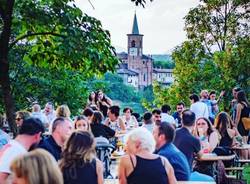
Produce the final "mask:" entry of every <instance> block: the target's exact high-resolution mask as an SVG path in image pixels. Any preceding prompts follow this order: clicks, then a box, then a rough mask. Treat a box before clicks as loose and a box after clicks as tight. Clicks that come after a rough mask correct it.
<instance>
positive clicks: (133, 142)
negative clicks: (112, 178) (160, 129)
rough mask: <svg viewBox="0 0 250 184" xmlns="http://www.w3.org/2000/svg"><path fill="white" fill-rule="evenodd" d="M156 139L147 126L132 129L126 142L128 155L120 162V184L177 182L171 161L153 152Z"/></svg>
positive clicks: (164, 183)
mask: <svg viewBox="0 0 250 184" xmlns="http://www.w3.org/2000/svg"><path fill="white" fill-rule="evenodd" d="M154 149H155V140H154V138H153V135H152V134H151V133H150V132H149V131H148V130H147V129H145V128H142V127H140V128H137V129H134V130H132V131H131V132H130V133H129V135H128V139H127V142H126V151H127V153H128V154H127V155H125V156H123V157H122V158H121V160H120V162H119V171H118V175H119V183H120V184H132V183H143V184H152V183H154V184H166V183H170V184H171V183H177V182H176V178H175V175H174V170H173V167H172V166H171V164H170V163H169V161H168V160H167V159H166V158H164V157H162V156H159V155H156V154H153V151H154Z"/></svg>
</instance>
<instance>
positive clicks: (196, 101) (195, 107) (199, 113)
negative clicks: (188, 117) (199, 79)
mask: <svg viewBox="0 0 250 184" xmlns="http://www.w3.org/2000/svg"><path fill="white" fill-rule="evenodd" d="M189 99H190V100H191V103H192V104H191V106H190V110H191V111H192V112H194V113H195V117H196V119H198V118H201V117H204V118H207V119H208V118H209V112H208V107H207V105H206V104H205V103H203V102H201V101H200V98H199V96H198V95H196V94H192V95H191V96H189Z"/></svg>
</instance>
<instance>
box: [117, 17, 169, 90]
mask: <svg viewBox="0 0 250 184" xmlns="http://www.w3.org/2000/svg"><path fill="white" fill-rule="evenodd" d="M127 36H128V46H127V49H128V52H127V53H126V52H121V53H118V54H117V57H118V58H119V59H120V60H121V64H120V66H119V68H118V69H117V73H118V74H119V75H120V76H121V77H122V78H123V80H124V83H127V84H129V85H132V86H134V87H135V88H137V89H143V88H145V87H147V86H149V85H152V82H153V80H157V81H159V82H160V83H162V84H170V83H171V82H172V81H173V79H170V78H168V77H167V76H169V73H171V72H172V70H171V71H170V70H167V69H153V59H152V57H151V56H150V55H148V56H147V55H144V54H143V35H142V34H140V32H139V28H138V23H137V17H136V14H135V15H134V21H133V27H132V33H131V34H127ZM171 77H172V75H171ZM165 79H166V80H165Z"/></svg>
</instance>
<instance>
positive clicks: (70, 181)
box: [63, 159, 98, 184]
mask: <svg viewBox="0 0 250 184" xmlns="http://www.w3.org/2000/svg"><path fill="white" fill-rule="evenodd" d="M63 179H64V184H81V183H84V184H98V183H97V174H96V160H95V159H94V160H93V161H92V162H91V163H77V165H75V166H69V167H67V168H64V169H63Z"/></svg>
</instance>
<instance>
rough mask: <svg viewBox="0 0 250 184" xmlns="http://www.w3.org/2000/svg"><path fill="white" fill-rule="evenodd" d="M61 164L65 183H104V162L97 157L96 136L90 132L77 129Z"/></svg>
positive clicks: (70, 139) (64, 151) (69, 141)
mask: <svg viewBox="0 0 250 184" xmlns="http://www.w3.org/2000/svg"><path fill="white" fill-rule="evenodd" d="M59 166H60V168H61V170H62V173H63V179H64V184H76V183H85V184H102V183H103V164H102V162H101V161H100V160H99V159H98V158H97V157H96V152H95V143H94V138H93V136H92V134H91V133H90V132H84V131H81V130H77V131H75V132H73V133H72V134H71V136H70V137H69V139H68V141H67V143H66V145H65V148H64V150H63V152H62V159H61V160H60V163H59Z"/></svg>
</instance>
